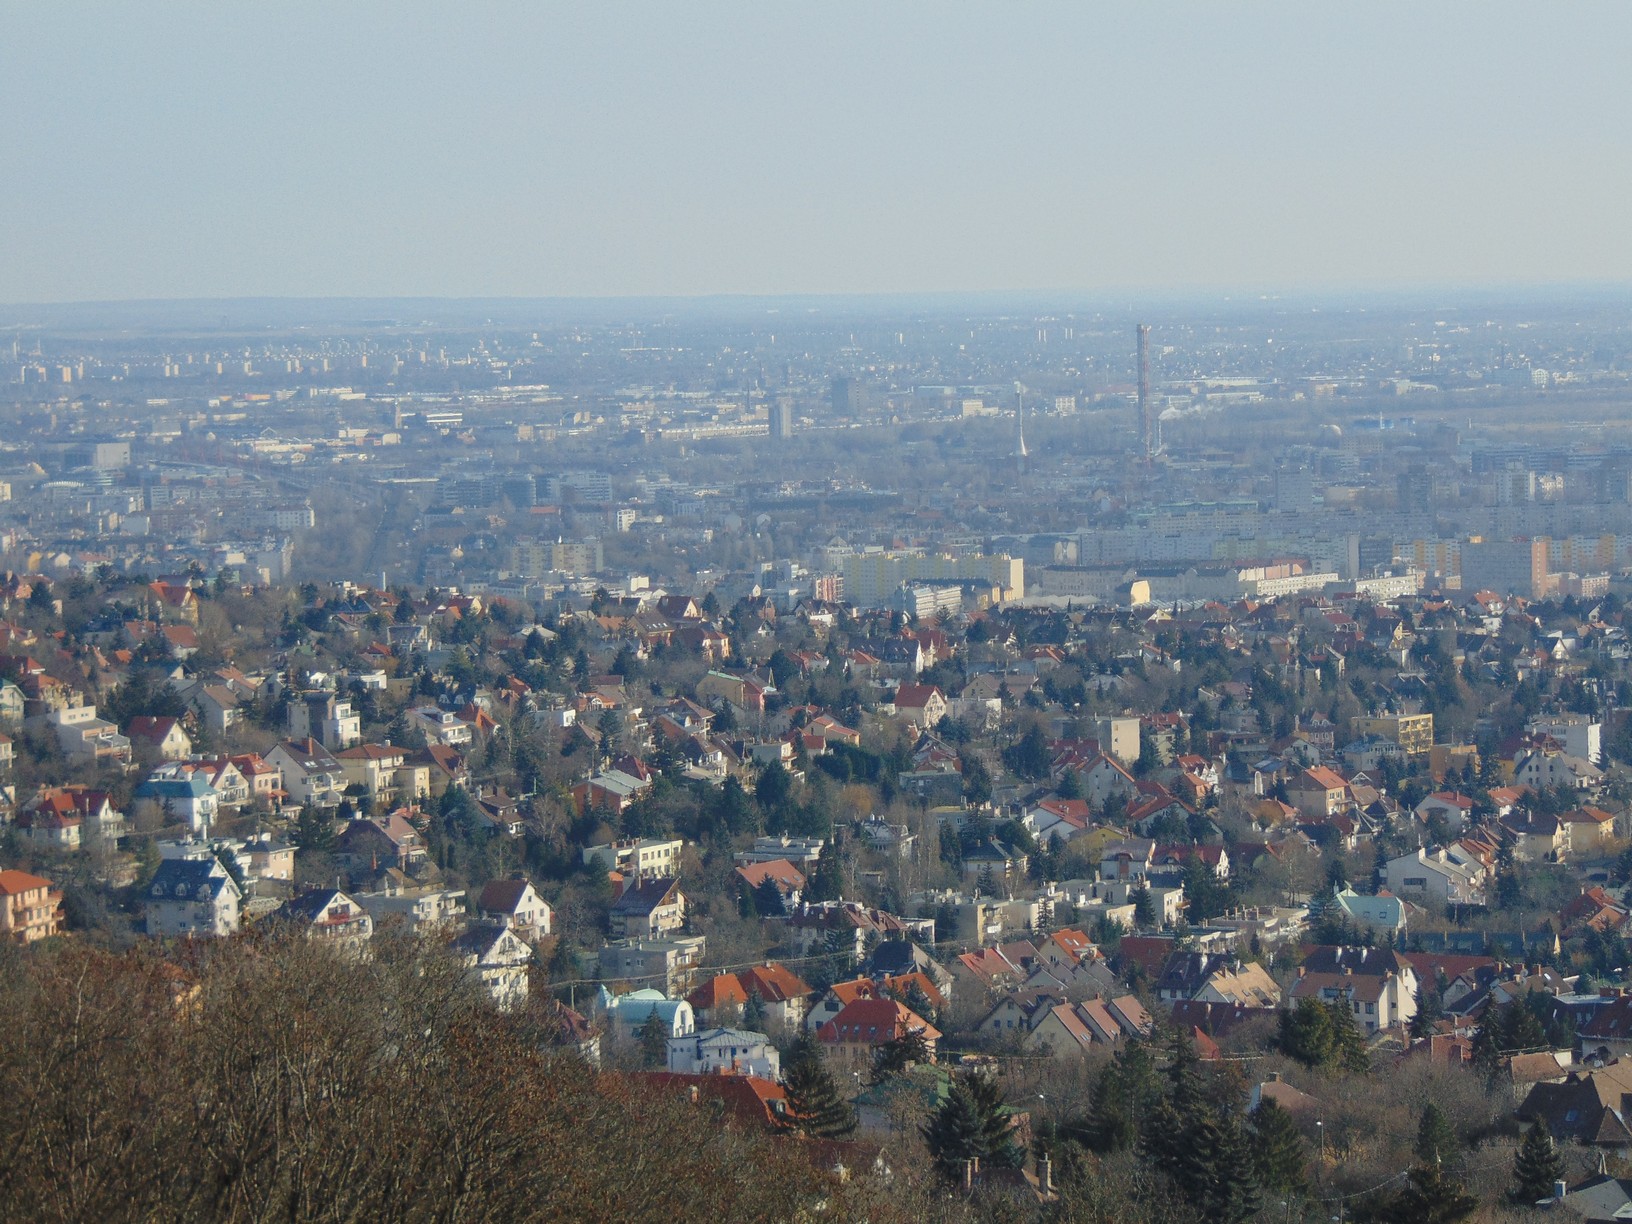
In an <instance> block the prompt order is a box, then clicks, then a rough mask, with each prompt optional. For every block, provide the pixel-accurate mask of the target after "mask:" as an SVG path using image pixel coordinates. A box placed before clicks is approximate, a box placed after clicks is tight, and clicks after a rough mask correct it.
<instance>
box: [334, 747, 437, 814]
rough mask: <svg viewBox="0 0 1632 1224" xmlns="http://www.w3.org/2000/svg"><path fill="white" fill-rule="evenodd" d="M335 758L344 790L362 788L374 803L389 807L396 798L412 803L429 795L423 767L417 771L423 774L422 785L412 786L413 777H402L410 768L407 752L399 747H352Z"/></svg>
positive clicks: (427, 776) (429, 788) (427, 775)
mask: <svg viewBox="0 0 1632 1224" xmlns="http://www.w3.org/2000/svg"><path fill="white" fill-rule="evenodd" d="M334 758H335V760H337V761H339V762H340V771H341V773H342V774H343V775H344V777H345V780H346V786H347V787H353V786H360V787H362V788H363V789H364V790H366V791H367V792H368V795H369V797H370V798H371V799H373V800H374V802H375V803H390V802H393V801H395V800H396V799H398V798H399V797H400V798H402V799H406V800H408V801H410V802H412V801H413V800H416V799H423V798H425V797H426V796H427V795H429V794H430V790H431V785H430V775H429V772H428V771H426V770H425V767H424V766H419V767H418V768H417V771H416V772H419V773H423V774H424V778H423V784H422V785H419V786H415V785H414V783H415V780H416V779H415V778H414V777H413V776H409V777H406V778H405V777H404V771H405V770H410V769H411V767H410V766H409V765H408V750H407V749H406V748H403V747H401V746H399V745H395V744H355V745H353V746H352V747H350V748H343V749H341V750H340V751H339V752H337V753H335V754H334Z"/></svg>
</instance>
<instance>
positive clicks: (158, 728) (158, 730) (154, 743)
mask: <svg viewBox="0 0 1632 1224" xmlns="http://www.w3.org/2000/svg"><path fill="white" fill-rule="evenodd" d="M125 734H126V735H128V736H129V737H130V742H131V746H132V747H133V748H134V749H135V751H137V752H139V753H145V754H148V755H147V757H146V759H149V760H151V759H152V758H153V757H157V758H158V759H159V760H161V761H179V760H182V759H183V758H184V757H187V756H190V755H191V754H192V751H193V741H192V738H191V737H190V736H189V735H188V734H187V732H186V731H185V730H184V729H183V728H182V725H181V722H180V721H179V720H178V719H174V718H155V717H154V716H152V715H150V714H138V715H137V716H136V717H135V718H133V719H131V720H130V724H129V725H128V726H127V727H126V728H125Z"/></svg>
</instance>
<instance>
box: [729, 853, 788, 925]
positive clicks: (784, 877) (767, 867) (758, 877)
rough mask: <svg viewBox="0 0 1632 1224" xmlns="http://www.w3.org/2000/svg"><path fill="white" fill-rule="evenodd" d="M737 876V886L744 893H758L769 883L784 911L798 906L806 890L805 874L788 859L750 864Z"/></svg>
mask: <svg viewBox="0 0 1632 1224" xmlns="http://www.w3.org/2000/svg"><path fill="white" fill-rule="evenodd" d="M736 876H737V886H738V888H739V889H740V890H741V891H743V892H744V893H754V892H758V891H759V890H760V889H761V888H763V887H764V886H765V884H766V883H767V882H769V883H770V886H771V887H772V888H774V889H776V894H777V896H778V897H779V898H780V899H781V904H782V908H783V909H784V910H787V909H790V908H792V907H793V906H795V905H798V904H799V895H800V894H801V893H802V892H804V890H805V873H804V872H802V871H800V870H799V869H798V868H797V867H795V866H794V865H793V864H792V863H790V862H788V860H787V859H772V860H771V861H770V862H768V863H748V864H746V865H745V866H742V867H738V868H737V869H736ZM761 912H763V911H761Z"/></svg>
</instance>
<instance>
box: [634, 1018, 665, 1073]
mask: <svg viewBox="0 0 1632 1224" xmlns="http://www.w3.org/2000/svg"><path fill="white" fill-rule="evenodd" d="M638 1036H639V1037H640V1062H641V1065H642V1066H644V1067H645V1068H646V1069H647V1070H656V1069H657V1068H660V1067H665V1066H667V1065H668V1062H669V1035H668V1032H667V1031H666V1030H665V1028H664V1026H663V1018H662V1017H661V1016H659V1015H658V1014H657V1008H656V1007H653V1008H652V1014H651V1015H649V1016H647V1017H646V1021H645V1023H644V1024H642V1025H641V1026H640V1031H639V1033H638Z"/></svg>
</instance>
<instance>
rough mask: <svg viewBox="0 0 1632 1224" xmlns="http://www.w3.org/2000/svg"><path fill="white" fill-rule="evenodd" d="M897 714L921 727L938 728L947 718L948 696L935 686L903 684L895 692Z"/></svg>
mask: <svg viewBox="0 0 1632 1224" xmlns="http://www.w3.org/2000/svg"><path fill="white" fill-rule="evenodd" d="M894 704H895V712H896V714H897V715H899V716H901V717H903V718H910V719H912V721H913V722H914V723H916V724H917V725H918V726H920V727H925V728H928V727H934V726H937V725H938V724H939V723H940V721H941V719H943V718H945V717H946V711H947V705H946V694H944V693H942V692H941V690H940V689H939V688H938V687H937V686H935V685H933V684H903V685H902V686H901V687H900V688H898V689H896V690H895V697H894Z"/></svg>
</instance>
